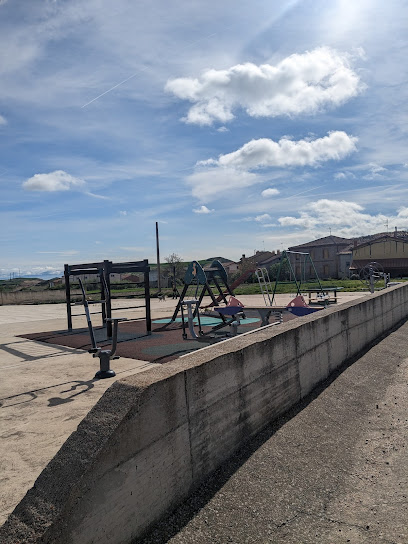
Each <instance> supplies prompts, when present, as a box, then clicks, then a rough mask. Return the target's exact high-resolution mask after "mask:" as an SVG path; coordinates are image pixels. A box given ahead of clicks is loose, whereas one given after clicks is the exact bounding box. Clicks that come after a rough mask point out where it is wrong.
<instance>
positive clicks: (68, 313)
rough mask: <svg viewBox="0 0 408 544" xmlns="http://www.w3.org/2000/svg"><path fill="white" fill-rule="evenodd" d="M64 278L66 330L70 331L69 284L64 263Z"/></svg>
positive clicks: (67, 272) (66, 267) (67, 268)
mask: <svg viewBox="0 0 408 544" xmlns="http://www.w3.org/2000/svg"><path fill="white" fill-rule="evenodd" d="M64 278H65V303H66V306H67V320H68V330H69V331H72V312H71V289H70V285H69V266H68V265H67V264H65V265H64Z"/></svg>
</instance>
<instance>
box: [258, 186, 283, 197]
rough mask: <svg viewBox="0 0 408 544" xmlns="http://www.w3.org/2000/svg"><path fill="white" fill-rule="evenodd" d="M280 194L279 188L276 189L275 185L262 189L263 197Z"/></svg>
mask: <svg viewBox="0 0 408 544" xmlns="http://www.w3.org/2000/svg"><path fill="white" fill-rule="evenodd" d="M278 194H279V191H278V189H275V188H273V187H269V189H265V190H264V191H262V193H261V195H262V196H263V198H270V197H271V196H276V195H278Z"/></svg>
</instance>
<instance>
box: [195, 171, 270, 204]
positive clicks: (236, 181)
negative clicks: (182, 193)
mask: <svg viewBox="0 0 408 544" xmlns="http://www.w3.org/2000/svg"><path fill="white" fill-rule="evenodd" d="M262 181H263V180H262V178H261V177H260V176H258V175H257V174H253V173H251V172H245V171H238V170H236V169H234V168H227V167H226V168H210V169H208V168H206V169H201V168H198V169H197V170H196V171H195V172H194V173H193V174H191V175H190V176H188V177H187V178H186V182H187V185H189V186H190V187H191V193H192V195H193V196H194V197H195V198H198V199H199V200H201V201H210V200H213V199H214V198H216V197H217V196H218V195H219V194H221V193H225V194H228V193H229V192H230V191H234V190H237V189H242V188H244V187H250V186H252V185H254V184H255V183H260V182H262Z"/></svg>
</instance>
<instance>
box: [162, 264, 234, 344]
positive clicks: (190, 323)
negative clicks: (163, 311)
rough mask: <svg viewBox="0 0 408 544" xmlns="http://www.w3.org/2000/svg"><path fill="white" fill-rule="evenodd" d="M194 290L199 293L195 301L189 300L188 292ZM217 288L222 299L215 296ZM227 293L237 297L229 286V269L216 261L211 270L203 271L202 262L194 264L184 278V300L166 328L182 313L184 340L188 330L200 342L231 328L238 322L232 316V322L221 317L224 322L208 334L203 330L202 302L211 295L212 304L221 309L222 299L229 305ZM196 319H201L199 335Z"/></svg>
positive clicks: (195, 294) (180, 300)
mask: <svg viewBox="0 0 408 544" xmlns="http://www.w3.org/2000/svg"><path fill="white" fill-rule="evenodd" d="M190 288H195V289H194V291H195V292H194V295H193V297H192V298H191V299H188V298H187V292H188V290H189V289H190ZM214 288H215V289H216V292H217V293H218V297H216V295H215V294H214ZM224 291H226V293H227V294H229V295H230V296H232V295H233V293H232V291H231V289H230V287H229V285H228V276H227V272H226V271H225V268H224V267H223V266H222V264H221V263H220V261H218V260H214V261H213V262H212V263H211V265H210V266H209V267H206V268H205V269H203V267H202V266H201V265H200V263H199V262H198V261H192V262H191V263H190V264H189V266H188V268H187V271H186V273H185V276H184V286H183V290H182V292H181V294H180V299H179V301H178V303H177V306H176V308H175V310H174V313H173V315H172V317H171V319H170V321H169V323H167V324H166V325H165V327H166V326H168V325H170V324H171V323H174V322H175V320H176V318H177V315H178V314H179V312H180V313H181V322H182V327H183V338H184V339H186V338H187V332H186V331H187V329H188V330H189V332H190V335H191V337H192V338H194V339H200V337H203V336H206V335H208V334H211V333H213V332H215V331H217V330H218V329H221V328H223V327H225V326H227V325H231V324H232V323H233V322H234V321H235V319H234V318H233V317H230V318H229V319H228V318H226V317H225V316H224V315H222V314H218V317H219V318H220V319H221V322H220V323H219V324H217V325H215V326H214V327H212V328H211V330H210V331H209V332H208V333H204V331H203V330H202V328H201V321H200V313H199V310H200V308H201V307H202V301H203V298H204V296H205V295H206V294H207V295H208V296H209V297H210V298H211V301H212V305H214V306H218V302H219V300H222V301H223V302H224V304H225V305H227V304H228V301H227V299H226V295H225V293H224ZM218 299H219V300H218ZM186 314H187V315H186ZM195 319H197V324H198V334H197V333H196V332H195V329H194V326H195V323H194V320H195Z"/></svg>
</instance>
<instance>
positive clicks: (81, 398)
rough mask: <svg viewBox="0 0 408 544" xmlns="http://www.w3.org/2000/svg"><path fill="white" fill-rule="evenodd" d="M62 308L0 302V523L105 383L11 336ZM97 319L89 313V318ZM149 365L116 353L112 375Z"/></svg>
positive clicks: (93, 362) (282, 300)
mask: <svg viewBox="0 0 408 544" xmlns="http://www.w3.org/2000/svg"><path fill="white" fill-rule="evenodd" d="M358 296H364V294H360V293H343V294H341V295H340V302H347V301H348V300H351V299H353V298H355V297H358ZM239 298H240V299H241V300H242V301H243V302H244V303H246V304H252V305H261V304H263V299H262V296H260V295H259V296H251V297H239ZM290 298H291V297H290V296H289V297H288V296H287V295H286V296H285V295H282V296H278V301H277V304H278V305H281V304H286V303H287V302H288V301H289V300H290ZM127 302H129V301H127ZM115 304H119V302H118V301H115ZM134 304H135V305H136V304H140V302H138V301H135V302H134ZM128 305H132V302H131V303H130V304H128ZM174 307H175V301H173V300H171V299H170V300H169V299H168V300H166V301H165V302H159V301H158V300H157V299H153V300H152V315H153V317H155V318H158V317H163V316H167V315H169V314H171V313H172V310H173V309H174ZM142 312H143V310H142V309H134V310H132V309H130V310H126V311H121V312H118V315H120V316H124V317H132V316H133V317H137V316H140V315H141V314H142ZM65 315H66V314H65V305H64V304H47V305H21V306H0V371H1V382H0V523H3V522H4V521H5V519H6V517H7V516H8V514H9V513H10V512H11V511H12V510H13V509H14V507H15V506H16V504H18V502H19V501H20V500H21V499H22V497H23V496H24V495H25V493H26V492H27V490H28V489H29V488H30V487H31V486H32V485H33V483H34V481H35V480H36V478H37V477H38V475H39V474H40V472H41V471H42V469H43V468H44V467H45V466H46V465H47V463H48V462H49V460H50V459H51V458H52V457H53V456H54V455H55V453H56V452H57V451H58V449H59V448H60V447H61V445H62V444H63V443H64V441H65V440H66V439H67V438H68V436H69V435H70V434H71V433H72V432H73V431H74V430H75V429H76V427H77V425H78V424H79V422H80V421H81V420H82V419H83V417H84V416H85V415H86V414H87V413H88V411H89V410H90V409H91V408H92V406H93V405H94V404H95V403H96V402H97V400H98V399H99V398H100V397H101V395H102V394H103V393H104V391H105V390H106V389H107V388H108V387H109V386H110V385H111V383H112V380H94V378H93V377H94V374H95V372H96V370H98V368H99V366H98V359H93V358H92V357H91V356H90V355H89V354H88V353H86V352H83V351H81V350H76V349H72V348H67V347H63V346H56V345H52V344H44V343H40V342H36V341H33V340H26V339H23V338H19V337H18V335H20V334H25V333H31V332H43V331H52V330H56V329H64V328H65V327H66V318H65ZM99 319H100V316H95V317H94V321H95V324H99V323H98V320H99ZM76 326H77V327H81V326H86V322H85V320H84V318H82V317H77V318H75V319H74V327H76ZM151 366H152V364H151V363H147V362H146V361H137V360H134V359H127V358H121V359H119V360H118V361H115V362H114V369H115V371H116V373H117V377H116V378H114V379H119V378H122V377H125V376H128V375H130V374H133V373H135V372H141V371H145V370H147V369H149V368H151Z"/></svg>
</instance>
